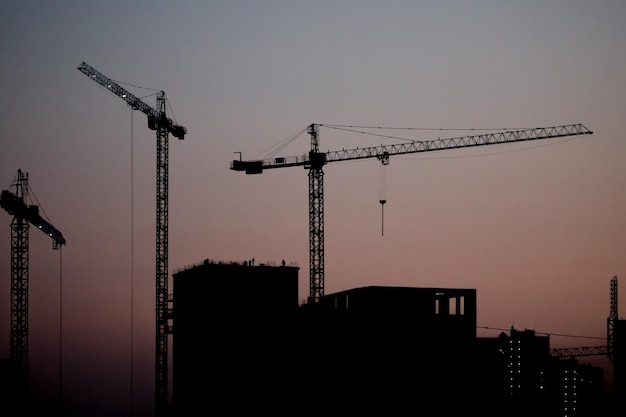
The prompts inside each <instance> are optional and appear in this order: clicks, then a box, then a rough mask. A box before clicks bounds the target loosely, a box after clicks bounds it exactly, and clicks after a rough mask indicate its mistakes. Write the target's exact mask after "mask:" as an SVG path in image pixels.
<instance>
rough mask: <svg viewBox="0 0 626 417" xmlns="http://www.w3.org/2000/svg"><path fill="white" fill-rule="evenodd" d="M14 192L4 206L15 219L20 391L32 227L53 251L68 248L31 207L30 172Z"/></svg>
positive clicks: (13, 351) (14, 354) (15, 346)
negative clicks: (45, 238)
mask: <svg viewBox="0 0 626 417" xmlns="http://www.w3.org/2000/svg"><path fill="white" fill-rule="evenodd" d="M12 187H13V188H14V191H13V192H12V191H9V190H2V193H1V194H0V207H2V208H3V209H4V210H5V211H6V212H7V213H9V214H10V215H12V216H13V220H12V221H11V338H10V339H11V342H10V345H11V346H10V361H11V364H12V366H13V367H14V369H15V371H16V373H17V377H18V378H19V379H20V381H19V384H20V387H19V388H20V389H24V388H25V386H26V383H27V380H28V287H29V282H28V249H29V240H28V238H29V233H28V231H29V227H30V225H31V224H32V225H33V226H35V227H37V228H38V229H39V230H41V231H42V232H44V233H45V234H47V235H48V236H50V238H51V239H52V249H54V250H60V249H61V246H62V245H65V244H66V242H65V238H64V237H63V234H62V233H61V232H60V231H59V230H57V229H56V228H55V227H54V226H53V225H52V224H51V223H50V222H49V221H47V220H46V219H44V218H43V217H42V216H41V215H40V214H39V206H38V205H35V204H27V201H29V195H30V193H31V192H32V191H31V190H30V187H29V185H28V173H25V172H22V170H21V169H18V171H17V174H16V175H15V178H14V180H13V184H12Z"/></svg>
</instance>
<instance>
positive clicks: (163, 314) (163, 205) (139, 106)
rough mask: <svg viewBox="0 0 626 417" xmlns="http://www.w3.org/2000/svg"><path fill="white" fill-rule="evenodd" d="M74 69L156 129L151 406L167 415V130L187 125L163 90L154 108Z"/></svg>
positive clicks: (94, 74)
mask: <svg viewBox="0 0 626 417" xmlns="http://www.w3.org/2000/svg"><path fill="white" fill-rule="evenodd" d="M78 70H79V71H80V72H82V73H83V74H85V75H86V76H87V77H89V78H91V79H92V80H93V81H95V82H96V83H98V84H100V85H101V86H102V87H104V88H105V89H106V90H108V91H110V92H112V93H113V94H115V95H116V96H118V97H120V98H121V99H122V100H124V101H125V102H126V103H127V104H128V105H129V106H130V107H131V108H132V109H133V110H139V111H141V112H142V113H144V114H145V115H146V116H148V128H149V129H150V130H156V139H157V145H156V146H157V157H156V176H157V178H156V309H155V310H156V355H155V356H156V357H155V362H156V364H155V368H156V369H155V407H156V414H157V416H162V415H167V408H168V405H167V393H168V389H167V380H168V378H167V362H168V353H167V350H168V349H167V348H168V343H167V335H168V334H170V333H171V331H172V329H171V326H170V325H169V324H168V320H169V319H170V318H171V314H170V313H171V309H169V308H168V302H169V297H168V170H169V141H168V136H169V134H170V133H171V134H172V135H173V136H174V137H175V138H178V139H180V140H182V139H184V138H185V134H186V133H187V128H186V127H184V126H181V125H179V124H178V123H176V122H174V121H173V120H172V119H171V118H169V117H167V115H166V99H165V92H163V91H161V92H159V93H158V94H157V108H158V110H157V109H154V108H152V107H151V106H149V105H148V104H146V103H144V102H143V101H141V100H140V99H139V98H137V97H136V96H135V95H134V94H132V93H130V92H129V91H127V90H126V89H124V88H123V87H122V86H120V85H119V84H118V83H116V82H115V81H113V80H112V79H110V78H108V77H106V76H104V75H103V74H101V73H100V72H98V71H97V70H95V69H94V68H93V67H91V66H89V65H87V64H86V63H85V62H82V63H81V64H80V65H79V66H78Z"/></svg>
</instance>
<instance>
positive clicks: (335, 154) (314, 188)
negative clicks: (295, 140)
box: [230, 124, 593, 303]
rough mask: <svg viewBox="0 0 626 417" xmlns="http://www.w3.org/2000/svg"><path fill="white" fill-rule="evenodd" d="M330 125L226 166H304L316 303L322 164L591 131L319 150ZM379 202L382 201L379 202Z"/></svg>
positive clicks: (559, 129) (579, 128)
mask: <svg viewBox="0 0 626 417" xmlns="http://www.w3.org/2000/svg"><path fill="white" fill-rule="evenodd" d="M320 126H327V127H336V126H333V125H322V124H311V125H309V126H308V127H307V133H308V134H309V135H310V136H311V150H310V151H309V153H308V154H303V155H300V156H291V157H278V158H271V159H257V160H248V161H244V160H241V154H240V159H239V160H233V161H232V162H231V164H230V169H231V170H234V171H244V172H245V173H246V174H261V173H262V172H263V170H266V169H275V168H287V167H297V166H301V167H304V169H308V170H309V173H308V177H309V287H310V288H309V300H308V302H312V303H316V302H318V301H319V300H320V298H321V297H323V296H324V171H323V167H324V165H326V164H328V163H331V162H341V161H350V160H357V159H366V158H377V159H378V160H379V161H380V162H381V163H383V164H387V163H388V162H389V157H390V156H393V155H404V154H413V153H418V152H432V151H442V150H446V149H457V148H466V147H474V146H486V145H496V144H503V143H512V142H522V141H532V140H540V139H550V138H561V137H566V136H576V135H589V134H592V133H593V132H592V131H591V130H589V129H587V128H586V127H585V126H583V125H582V124H571V125H562V126H553V127H539V128H533V129H523V130H505V131H502V132H496V133H487V134H478V135H471V136H461V137H453V138H445V139H441V138H438V139H435V140H427V141H421V140H413V141H411V142H405V143H400V144H395V145H381V146H373V147H365V148H356V149H342V150H340V151H328V152H320V151H319V135H318V130H319V129H318V127H320ZM381 204H383V202H382V201H381Z"/></svg>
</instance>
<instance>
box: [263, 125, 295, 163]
mask: <svg viewBox="0 0 626 417" xmlns="http://www.w3.org/2000/svg"><path fill="white" fill-rule="evenodd" d="M306 130H307V129H306V128H304V129H302V130H300V131H299V132H297V133H294V134H293V135H291V136H288V137H287V138H285V139H283V140H281V141H280V142H278V144H275V145H272V146H270V147H267V148H265V149H263V150H261V151H259V152H257V153H256V154H255V155H253V156H252V159H254V158H256V157H257V156H258V155H260V154H263V153H264V152H267V151H268V150H270V149H274V148H275V147H276V148H275V149H274V150H273V151H272V152H271V153H269V154H267V155H266V156H265V157H264V158H271V157H272V156H274V155H276V154H277V153H278V152H279V151H281V150H283V149H284V148H285V147H286V146H287V145H289V144H291V143H292V142H293V141H294V140H296V139H297V138H298V137H299V136H301V135H302V134H304V133H305V132H306Z"/></svg>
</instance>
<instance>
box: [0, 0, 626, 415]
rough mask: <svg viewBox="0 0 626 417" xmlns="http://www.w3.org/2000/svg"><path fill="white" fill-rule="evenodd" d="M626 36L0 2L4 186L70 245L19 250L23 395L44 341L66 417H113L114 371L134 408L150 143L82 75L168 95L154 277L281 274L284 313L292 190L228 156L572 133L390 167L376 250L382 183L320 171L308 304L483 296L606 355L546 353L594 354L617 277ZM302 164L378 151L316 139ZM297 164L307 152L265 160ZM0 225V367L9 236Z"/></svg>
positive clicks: (147, 407) (339, 8)
mask: <svg viewBox="0 0 626 417" xmlns="http://www.w3.org/2000/svg"><path fill="white" fill-rule="evenodd" d="M625 21H626V3H624V2H623V1H617V0H616V1H607V0H600V1H593V2H591V1H573V0H563V1H556V0H555V1H482V0H470V1H365V0H362V1H348V0H339V1H337V0H333V1H322V0H319V1H299V0H296V1H293V0H292V1H243V0H240V1H188V0H185V1H176V2H167V1H132V2H131V1H117V0H114V1H56V2H51V1H43V0H42V1H33V0H27V1H8V0H5V1H3V2H1V3H0V35H1V36H0V62H2V65H0V86H1V88H2V93H3V94H2V97H3V99H2V100H1V101H0V114H1V116H0V117H1V120H2V124H1V126H0V132H1V142H0V146H1V148H0V187H1V188H2V189H9V188H10V186H11V183H12V181H13V178H14V177H15V174H16V172H17V170H18V169H21V170H22V171H25V172H27V173H28V174H29V184H30V187H31V189H32V190H33V192H34V196H35V197H36V198H37V201H38V203H39V204H40V206H41V207H42V209H43V210H44V211H45V214H47V216H48V218H49V219H50V221H51V223H52V224H54V225H55V226H56V227H57V228H58V229H59V230H61V232H62V233H63V234H64V236H65V238H66V239H67V246H66V247H64V248H63V250H62V252H57V251H53V250H52V249H51V247H52V245H51V241H50V239H48V237H47V236H45V235H43V234H41V233H39V232H38V231H37V230H35V229H32V230H31V233H30V279H29V283H30V310H29V311H30V320H29V326H30V339H29V342H30V343H29V349H30V351H29V366H30V377H31V380H32V381H33V382H34V383H35V384H36V385H37V387H38V389H39V390H41V392H42V394H41V395H44V396H45V397H46V398H47V399H49V400H50V401H52V402H54V401H58V395H59V388H58V386H59V380H60V377H59V374H60V372H59V364H60V361H59V357H60V351H61V345H62V355H63V365H62V369H63V378H62V380H63V395H64V407H65V408H66V410H68V412H78V411H80V410H90V414H91V415H99V413H100V414H101V415H128V414H129V408H130V406H129V403H130V391H131V390H130V386H131V371H130V369H131V358H132V368H133V372H132V386H133V391H132V392H133V409H134V412H135V413H136V414H137V415H142V414H146V415H149V414H151V413H152V411H153V392H154V349H155V345H154V342H155V335H154V326H155V324H154V306H155V170H156V168H155V154H156V146H155V134H154V132H153V131H151V130H149V129H148V127H147V123H146V117H145V115H144V114H142V113H139V112H135V113H134V114H133V113H132V112H131V110H130V108H129V107H127V106H126V104H125V103H124V102H123V101H122V100H121V99H120V98H118V97H116V96H113V95H112V94H109V93H107V92H106V91H105V90H104V89H103V88H102V87H100V86H99V85H98V84H96V83H94V82H93V81H91V80H89V78H87V77H86V76H85V75H83V74H82V73H81V72H79V71H78V70H77V69H76V67H77V66H78V65H79V64H80V63H81V62H82V61H85V62H87V63H88V64H90V65H91V66H93V67H94V68H95V69H97V70H98V71H100V72H102V73H103V74H104V75H106V76H108V77H110V78H112V79H114V80H117V81H120V82H124V83H129V84H132V85H135V86H142V87H148V88H151V89H157V90H164V91H165V92H166V95H167V97H168V100H169V104H170V106H171V112H170V113H169V115H170V117H172V118H174V119H175V120H176V121H178V122H179V123H180V124H182V125H184V126H185V127H187V129H188V134H187V137H186V138H185V140H184V141H179V140H177V139H175V138H173V137H171V138H170V153H169V156H170V160H169V170H170V171H169V173H170V176H169V180H170V184H169V269H170V274H171V273H172V272H174V271H175V270H177V269H179V268H182V267H184V266H186V265H189V264H193V263H196V262H200V261H202V260H203V259H205V258H211V259H215V260H225V261H231V260H232V261H243V260H246V259H251V258H255V259H256V261H257V262H267V261H270V262H272V261H273V262H280V261H281V260H282V259H285V260H286V262H288V263H292V262H295V263H297V264H298V265H299V266H300V267H301V270H300V298H301V299H305V298H306V297H307V295H308V290H309V283H308V279H309V277H308V275H309V271H308V263H309V259H308V257H309V249H308V181H307V172H306V171H305V170H303V169H302V168H286V169H277V170H270V171H266V172H264V173H263V174H262V175H257V176H248V175H245V174H244V173H241V172H234V171H231V170H230V168H229V166H230V161H231V160H232V159H233V158H236V157H238V154H235V152H241V153H242V155H243V158H244V159H253V158H260V157H263V156H265V155H264V154H265V153H267V150H268V149H270V148H271V147H273V146H275V145H277V144H279V143H280V142H281V141H283V140H284V139H286V138H288V137H290V136H291V135H293V134H294V133H296V132H299V131H301V130H302V129H305V128H306V127H307V125H309V124H311V123H321V124H347V125H366V126H391V127H416V128H437V129H465V128H476V129H483V128H498V129H504V128H510V127H523V128H533V127H543V126H554V125H563V124H570V123H582V124H584V125H585V126H586V127H588V128H589V129H591V130H593V131H594V134H593V135H590V136H581V137H574V138H569V139H568V140H560V141H559V140H555V141H551V140H546V141H538V142H531V143H527V144H521V145H520V144H509V145H497V146H493V147H486V148H479V149H461V150H455V151H442V152H433V153H425V154H415V155H409V156H404V157H395V158H394V157H392V158H391V163H390V165H389V166H388V167H387V181H386V187H387V204H386V205H385V219H384V221H385V234H384V236H381V208H380V204H379V202H378V200H379V185H380V184H379V162H378V161H376V160H375V159H373V160H364V161H355V162H348V163H335V164H329V165H327V166H326V167H325V168H324V172H325V200H324V201H325V292H326V294H330V293H333V292H336V291H341V290H345V289H350V288H355V287H360V286H368V285H392V286H411V287H457V288H476V289H477V296H478V318H477V319H478V325H479V326H481V327H491V328H500V329H509V328H510V327H511V326H515V328H517V329H524V328H528V329H534V330H536V331H537V332H547V333H551V334H564V335H582V336H588V337H596V338H600V339H583V338H571V337H561V336H552V337H551V345H552V347H573V346H597V345H602V344H604V343H605V340H602V338H605V337H606V319H607V317H608V314H609V284H610V279H611V278H612V277H613V276H615V275H617V276H618V278H620V277H622V276H626V257H624V250H625V249H626V218H625V217H624V213H626V195H625V194H624V192H623V190H624V188H623V187H624V183H625V182H626V167H625V165H624V164H625V162H626V159H625V157H626V130H625V128H624V125H623V124H622V122H623V121H624V109H625V108H626V73H625V72H624V68H626V29H625V28H624V22H625ZM128 89H129V90H131V91H132V92H135V93H136V94H137V95H139V96H144V95H148V94H152V91H147V90H139V89H135V88H133V87H128ZM144 101H145V102H146V103H148V104H149V105H151V106H156V99H155V96H154V95H150V96H148V97H146V98H145V99H144ZM398 134H399V133H398ZM459 134H464V133H462V132H458V131H448V132H447V131H413V132H410V133H409V136H407V135H406V134H404V137H410V138H415V139H420V140H428V139H436V138H437V137H448V136H458V135H459ZM372 141H373V142H372ZM397 142H398V141H397V140H396V141H385V142H384V143H397ZM320 143H321V145H320V149H321V150H322V151H326V150H338V149H341V148H344V147H345V148H351V147H356V146H368V145H378V144H380V143H381V138H374V139H372V138H369V137H367V136H363V135H346V134H341V133H340V132H337V131H333V130H330V129H325V128H321V130H320ZM309 146H310V145H309V136H308V135H306V134H304V135H301V137H299V138H298V140H296V141H295V142H294V143H293V144H291V145H290V146H289V147H287V148H285V149H284V150H283V151H281V152H280V153H279V155H278V156H291V155H299V154H302V153H304V152H307V151H308V150H309ZM2 213H3V214H2ZM2 213H0V222H1V223H2V225H0V226H2V227H1V228H0V298H1V299H4V300H5V302H1V303H0V357H2V358H8V356H9V324H10V314H9V300H10V291H9V289H10V222H11V220H12V218H11V216H9V215H8V214H7V213H6V212H4V211H3V212H2ZM61 288H62V294H61V292H60V290H61ZM169 288H170V292H172V291H173V287H172V283H171V281H170V287H169ZM60 300H62V315H63V326H62V329H63V330H62V334H61V332H60V330H59V317H60V315H61V314H60V313H61V312H60ZM207 302H209V300H208V297H207ZM131 311H132V323H133V326H132V328H131ZM131 332H132V335H133V338H132V340H133V354H132V356H131ZM498 333H499V332H498V331H493V330H487V329H479V330H478V335H479V336H497V334H498ZM61 340H62V343H61ZM251 348H253V347H251ZM583 359H584V358H583ZM584 362H590V363H593V364H596V365H598V366H605V365H606V364H607V362H608V361H607V360H606V358H603V357H600V358H598V357H595V358H594V357H591V358H587V359H586V360H584ZM301 366H302V369H303V371H304V370H305V369H306V367H307V366H308V361H307V359H306V358H303V359H302V363H301ZM97 390H101V391H102V393H101V394H93V392H95V391H97Z"/></svg>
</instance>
